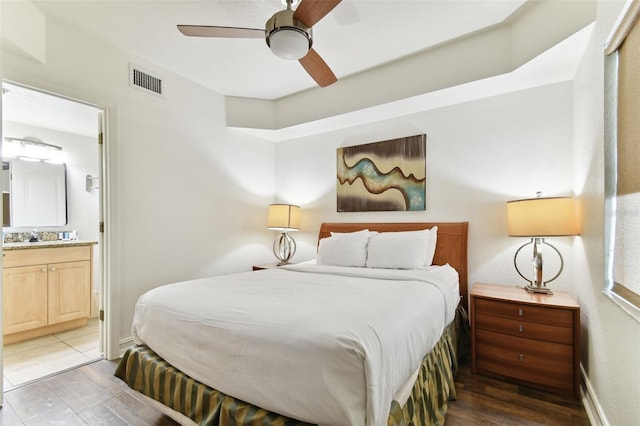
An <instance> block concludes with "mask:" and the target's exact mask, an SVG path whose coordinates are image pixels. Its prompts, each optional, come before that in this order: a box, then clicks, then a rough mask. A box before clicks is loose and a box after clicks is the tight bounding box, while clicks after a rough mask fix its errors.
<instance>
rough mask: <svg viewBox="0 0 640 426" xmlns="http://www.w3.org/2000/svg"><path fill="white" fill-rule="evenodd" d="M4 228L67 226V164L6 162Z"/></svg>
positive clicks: (17, 160)
mask: <svg viewBox="0 0 640 426" xmlns="http://www.w3.org/2000/svg"><path fill="white" fill-rule="evenodd" d="M2 196H3V221H2V223H3V226H10V227H31V228H35V227H44V226H64V225H66V224H67V169H66V165H64V164H52V163H47V162H44V161H27V160H21V159H11V160H9V161H3V162H2Z"/></svg>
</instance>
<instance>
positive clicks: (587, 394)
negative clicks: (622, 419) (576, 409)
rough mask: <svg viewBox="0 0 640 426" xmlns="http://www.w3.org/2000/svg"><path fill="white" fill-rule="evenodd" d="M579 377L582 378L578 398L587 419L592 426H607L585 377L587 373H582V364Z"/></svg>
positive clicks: (591, 387) (596, 398) (589, 383)
mask: <svg viewBox="0 0 640 426" xmlns="http://www.w3.org/2000/svg"><path fill="white" fill-rule="evenodd" d="M580 375H581V376H582V382H581V386H580V397H581V399H582V405H583V406H584V410H585V411H586V413H587V417H588V418H589V422H590V423H591V425H592V426H609V422H608V421H607V418H606V416H605V415H604V411H603V410H602V406H601V405H600V402H599V401H598V397H597V396H596V393H595V392H594V390H593V386H591V382H590V381H589V377H587V373H586V372H585V371H584V368H583V366H582V364H580Z"/></svg>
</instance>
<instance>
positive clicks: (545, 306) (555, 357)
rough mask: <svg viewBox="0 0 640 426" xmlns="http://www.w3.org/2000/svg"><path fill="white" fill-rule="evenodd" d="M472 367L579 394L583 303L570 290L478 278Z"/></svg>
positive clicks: (473, 292)
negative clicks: (531, 288)
mask: <svg viewBox="0 0 640 426" xmlns="http://www.w3.org/2000/svg"><path fill="white" fill-rule="evenodd" d="M470 298H471V299H470V316H471V357H472V358H471V371H472V372H473V373H480V374H485V375H489V376H494V377H497V378H500V379H505V380H509V381H514V382H516V383H521V384H525V385H528V386H531V387H536V388H539V389H543V390H546V391H550V392H555V393H560V394H564V395H572V396H573V397H575V398H578V397H579V364H580V358H579V357H580V306H579V305H578V304H577V303H576V302H575V300H573V298H572V297H571V296H570V295H569V294H568V293H565V292H561V291H554V293H553V295H545V294H533V293H527V292H526V291H525V290H524V289H523V288H519V287H515V286H502V285H493V284H480V283H476V284H475V285H474V286H473V289H472V290H471V293H470Z"/></svg>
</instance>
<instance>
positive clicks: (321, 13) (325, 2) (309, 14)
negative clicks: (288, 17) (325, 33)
mask: <svg viewBox="0 0 640 426" xmlns="http://www.w3.org/2000/svg"><path fill="white" fill-rule="evenodd" d="M341 1H342V0H302V2H301V3H300V4H299V5H298V8H297V9H296V11H295V12H294V13H293V18H294V19H299V20H300V21H302V22H304V24H305V25H306V26H307V27H312V26H314V25H315V24H316V22H318V21H319V20H321V19H322V18H324V17H325V15H326V14H327V13H329V12H331V11H332V10H333V8H334V7H336V6H337V5H338V4H339V3H340V2H341Z"/></svg>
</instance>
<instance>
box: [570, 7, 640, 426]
mask: <svg viewBox="0 0 640 426" xmlns="http://www.w3.org/2000/svg"><path fill="white" fill-rule="evenodd" d="M623 4H624V2H623V1H615V2H614V1H599V3H598V19H597V25H596V27H595V29H594V31H593V34H592V39H591V41H590V43H589V46H588V48H587V51H586V53H585V56H584V58H583V61H582V63H581V66H580V68H579V70H578V73H577V75H576V78H575V80H574V93H575V96H574V111H575V114H574V117H575V118H574V127H575V132H574V147H575V148H574V150H575V153H576V155H575V172H576V173H575V187H576V190H577V192H578V193H579V194H580V196H581V198H582V200H583V202H584V205H585V208H584V226H583V234H582V237H581V239H580V240H579V241H577V242H576V244H575V245H574V251H575V257H576V266H577V267H576V270H575V283H576V284H575V286H576V292H577V294H578V302H579V303H580V305H581V323H582V364H583V366H584V368H585V371H586V373H587V377H588V380H589V382H590V385H591V387H592V389H593V391H594V395H595V398H596V401H595V402H594V403H595V404H596V406H597V405H599V408H600V409H601V410H602V412H601V413H600V417H602V419H601V420H602V421H603V422H604V423H605V424H610V425H636V424H638V422H639V421H640V367H639V364H638V362H639V360H640V323H639V322H638V321H637V320H635V319H633V318H632V317H631V316H629V315H627V314H626V313H625V312H624V311H623V310H622V309H620V308H619V307H618V306H617V305H615V304H614V303H613V302H612V301H611V300H610V299H609V298H607V297H606V296H605V295H604V294H603V293H602V291H603V289H604V284H605V282H604V277H605V275H604V274H605V273H604V260H603V259H604V158H603V157H604V125H603V121H604V118H603V114H604V112H603V111H604V110H603V104H604V95H603V93H604V92H603V82H604V54H603V48H602V46H603V44H604V42H605V41H606V40H607V37H608V35H609V33H610V32H611V30H612V28H613V25H614V22H615V21H616V18H617V16H618V14H619V13H620V11H621V9H622V6H623Z"/></svg>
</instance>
